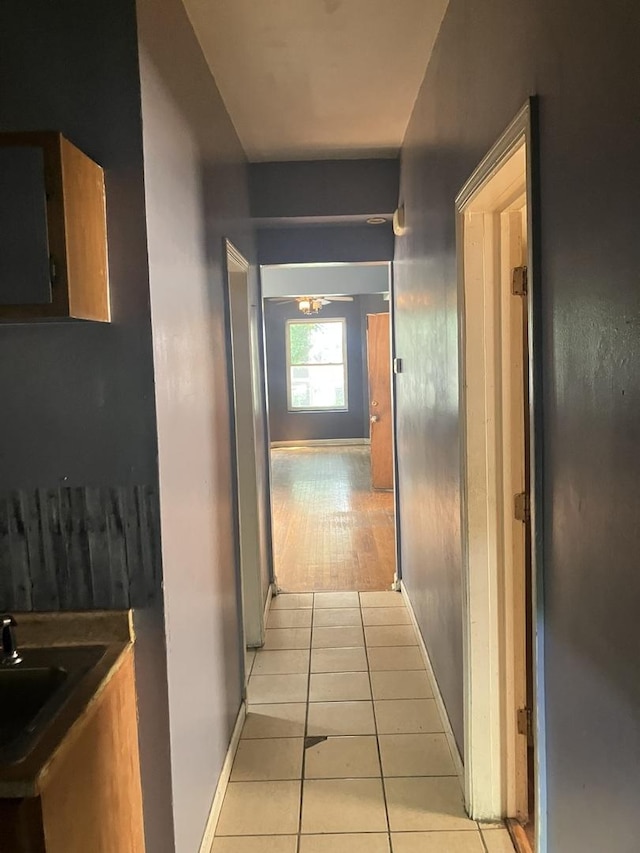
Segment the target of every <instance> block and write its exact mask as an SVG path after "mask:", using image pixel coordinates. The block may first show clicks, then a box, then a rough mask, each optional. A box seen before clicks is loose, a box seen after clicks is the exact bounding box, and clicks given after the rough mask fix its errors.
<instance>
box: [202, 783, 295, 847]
mask: <svg viewBox="0 0 640 853" xmlns="http://www.w3.org/2000/svg"><path fill="white" fill-rule="evenodd" d="M299 815H300V782H230V783H229V785H228V787H227V793H226V796H225V798H224V803H223V804H222V811H221V812H220V819H219V821H218V826H217V828H216V835H294V834H295V833H297V831H298V821H299Z"/></svg>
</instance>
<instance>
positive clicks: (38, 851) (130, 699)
mask: <svg viewBox="0 0 640 853" xmlns="http://www.w3.org/2000/svg"><path fill="white" fill-rule="evenodd" d="M144 849H145V847H144V831H143V820H142V791H141V786H140V762H139V755H138V728H137V715H136V693H135V677H134V667H133V650H132V649H129V650H128V651H127V652H126V657H125V660H124V661H123V662H122V663H121V665H120V667H119V668H118V670H117V672H116V673H115V674H114V675H113V676H112V678H111V680H110V682H109V683H108V684H107V685H106V687H105V689H104V691H103V692H102V695H101V696H100V698H99V699H98V701H97V702H96V703H95V705H94V707H93V708H92V709H91V711H90V712H89V713H88V715H87V717H86V718H85V719H84V720H83V721H82V722H81V723H80V724H79V725H77V726H75V727H74V728H73V729H72V730H71V731H70V732H69V734H68V735H67V740H66V741H65V742H64V743H63V745H62V747H61V748H60V750H59V751H58V753H57V754H56V755H54V757H53V759H52V761H51V764H50V766H49V768H48V770H47V771H46V778H45V780H44V783H43V785H42V793H41V795H40V797H37V798H32V799H22V800H8V799H4V800H0V853H144Z"/></svg>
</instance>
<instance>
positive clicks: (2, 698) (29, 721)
mask: <svg viewBox="0 0 640 853" xmlns="http://www.w3.org/2000/svg"><path fill="white" fill-rule="evenodd" d="M67 676H68V673H67V671H66V670H64V669H62V667H57V666H46V667H42V666H33V667H22V666H20V664H18V665H16V666H15V667H12V668H11V669H0V750H2V749H3V748H4V747H6V746H7V745H8V744H10V743H11V742H12V741H14V740H15V739H16V738H17V737H18V736H19V735H21V734H23V733H27V732H30V731H32V730H33V722H34V720H35V719H36V718H37V716H38V713H39V712H40V711H41V710H42V708H43V707H44V706H45V705H46V704H47V702H48V701H49V700H50V699H51V698H52V697H54V696H55V694H56V692H57V691H58V690H59V689H60V687H61V686H62V685H63V684H64V682H65V680H66V679H67Z"/></svg>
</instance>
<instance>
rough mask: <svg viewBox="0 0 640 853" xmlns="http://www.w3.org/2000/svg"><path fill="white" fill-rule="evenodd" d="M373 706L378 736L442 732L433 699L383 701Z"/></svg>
mask: <svg viewBox="0 0 640 853" xmlns="http://www.w3.org/2000/svg"><path fill="white" fill-rule="evenodd" d="M373 705H374V709H375V714H376V723H377V726H378V734H387V735H392V734H421V733H423V732H426V733H428V732H442V731H444V727H443V725H442V720H441V719H440V714H439V713H438V709H437V707H436V703H435V700H434V699H384V700H382V701H376V702H374V703H373Z"/></svg>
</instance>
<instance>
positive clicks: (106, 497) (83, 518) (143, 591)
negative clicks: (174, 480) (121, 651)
mask: <svg viewBox="0 0 640 853" xmlns="http://www.w3.org/2000/svg"><path fill="white" fill-rule="evenodd" d="M159 539H160V535H159V523H158V496H157V491H156V489H154V488H153V487H150V486H114V487H89V486H86V487H79V488H71V487H63V488H58V489H29V490H27V489H24V490H16V491H11V492H7V493H4V494H0V607H2V608H4V609H7V610H68V609H93V608H105V609H110V608H126V607H143V606H145V605H146V604H148V603H149V602H150V601H151V600H152V599H153V597H154V594H155V590H156V589H157V587H158V585H159V576H160V566H159V561H160V541H159Z"/></svg>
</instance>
